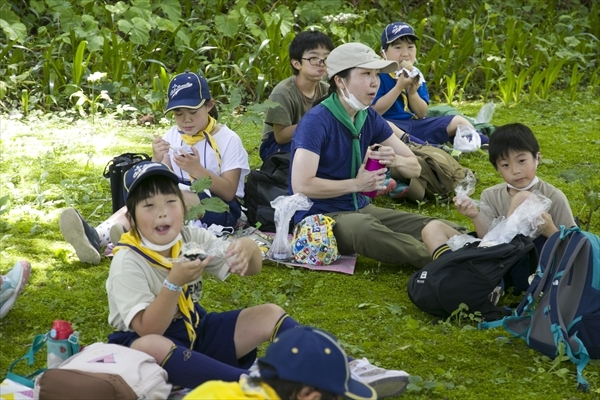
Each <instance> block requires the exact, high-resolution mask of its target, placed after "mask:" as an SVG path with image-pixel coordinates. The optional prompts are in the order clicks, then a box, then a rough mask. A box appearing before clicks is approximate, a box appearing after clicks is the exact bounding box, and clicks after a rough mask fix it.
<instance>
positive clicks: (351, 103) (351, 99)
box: [342, 79, 370, 111]
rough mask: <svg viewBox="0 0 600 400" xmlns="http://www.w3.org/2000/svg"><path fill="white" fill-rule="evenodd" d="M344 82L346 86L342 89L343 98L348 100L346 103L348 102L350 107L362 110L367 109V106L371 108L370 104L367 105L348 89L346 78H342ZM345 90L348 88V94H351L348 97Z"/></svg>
mask: <svg viewBox="0 0 600 400" xmlns="http://www.w3.org/2000/svg"><path fill="white" fill-rule="evenodd" d="M342 82H343V83H344V88H343V89H342V98H343V99H344V100H345V101H346V103H348V105H349V106H350V107H352V109H354V110H356V111H361V110H366V109H367V108H369V105H370V104H369V105H366V106H365V105H364V104H363V103H361V102H360V101H359V100H358V99H357V98H356V97H354V95H353V94H352V93H350V91H349V90H348V87H347V86H346V81H345V80H344V79H342ZM344 90H346V91H347V92H348V95H349V96H348V97H346V94H345V93H344Z"/></svg>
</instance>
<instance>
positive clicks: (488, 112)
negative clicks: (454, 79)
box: [475, 103, 496, 124]
mask: <svg viewBox="0 0 600 400" xmlns="http://www.w3.org/2000/svg"><path fill="white" fill-rule="evenodd" d="M494 111H496V105H495V104H494V103H487V104H484V106H483V107H481V109H480V110H479V112H478V113H477V116H476V117H475V123H476V124H488V123H489V122H490V121H491V120H492V116H493V115H494Z"/></svg>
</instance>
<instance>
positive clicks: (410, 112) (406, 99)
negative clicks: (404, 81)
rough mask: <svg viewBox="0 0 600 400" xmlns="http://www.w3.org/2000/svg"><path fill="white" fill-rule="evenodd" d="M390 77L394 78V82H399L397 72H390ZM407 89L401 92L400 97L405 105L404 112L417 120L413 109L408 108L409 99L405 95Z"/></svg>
mask: <svg viewBox="0 0 600 400" xmlns="http://www.w3.org/2000/svg"><path fill="white" fill-rule="evenodd" d="M389 75H390V76H391V77H392V78H394V80H397V79H398V78H397V77H396V73H395V72H390V73H389ZM405 91H406V89H404V90H403V91H401V92H400V96H401V97H402V102H403V103H404V111H405V112H407V113H409V114H410V115H412V118H414V119H417V116H416V115H415V113H414V112H412V111H411V109H410V108H409V107H408V97H407V96H406V93H405Z"/></svg>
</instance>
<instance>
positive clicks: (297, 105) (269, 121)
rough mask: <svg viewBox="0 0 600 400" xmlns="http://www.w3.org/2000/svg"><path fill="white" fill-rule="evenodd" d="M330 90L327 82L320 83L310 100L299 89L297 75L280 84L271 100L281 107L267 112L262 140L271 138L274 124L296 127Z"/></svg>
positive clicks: (272, 93) (274, 90)
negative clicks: (270, 134)
mask: <svg viewBox="0 0 600 400" xmlns="http://www.w3.org/2000/svg"><path fill="white" fill-rule="evenodd" d="M328 88H329V85H328V84H327V82H319V85H318V86H317V89H316V91H315V95H314V97H313V98H312V99H310V98H308V97H306V96H304V94H302V92H301V91H300V89H298V85H296V76H295V75H294V76H290V77H289V78H287V79H284V80H283V81H281V82H279V83H278V84H277V86H275V88H274V89H273V91H272V92H271V95H270V96H269V100H271V101H274V102H277V103H279V104H280V105H279V106H277V107H274V108H271V109H269V110H268V111H267V113H266V115H265V124H264V126H263V132H262V137H261V140H266V139H267V138H268V137H269V132H273V125H274V124H279V125H283V126H291V125H296V124H297V123H298V121H300V118H302V116H303V115H304V114H306V112H307V111H308V110H310V109H311V108H312V106H313V104H314V103H315V102H316V101H317V100H319V99H320V98H321V97H323V96H325V95H326V94H327V90H328Z"/></svg>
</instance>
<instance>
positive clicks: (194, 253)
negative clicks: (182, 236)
mask: <svg viewBox="0 0 600 400" xmlns="http://www.w3.org/2000/svg"><path fill="white" fill-rule="evenodd" d="M229 244H230V242H229V241H226V240H215V241H212V242H208V243H202V244H198V243H195V242H187V243H184V244H183V245H182V246H181V254H180V255H179V257H177V258H176V259H169V260H170V261H172V262H181V261H193V260H197V259H200V260H204V259H205V258H206V257H208V256H213V257H214V258H220V259H225V255H226V252H227V248H228V247H229Z"/></svg>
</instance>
